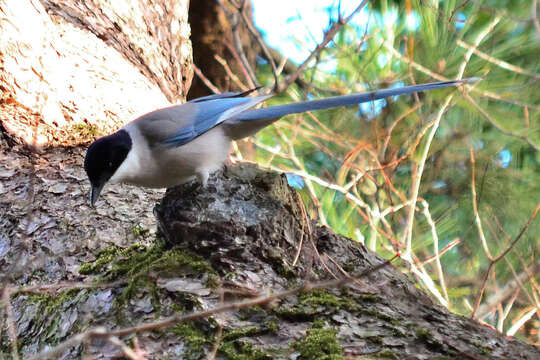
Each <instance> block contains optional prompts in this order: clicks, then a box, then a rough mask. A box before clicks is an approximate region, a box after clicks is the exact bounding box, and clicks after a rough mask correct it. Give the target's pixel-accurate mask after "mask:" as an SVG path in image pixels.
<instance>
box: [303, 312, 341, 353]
mask: <svg viewBox="0 0 540 360" xmlns="http://www.w3.org/2000/svg"><path fill="white" fill-rule="evenodd" d="M336 335H337V330H335V329H328V328H324V322H322V321H315V322H314V323H313V325H312V327H311V329H308V330H307V332H306V337H305V338H304V339H303V340H301V341H295V342H293V344H292V347H293V348H294V349H295V350H296V351H298V352H299V353H300V356H299V357H298V359H302V360H344V359H345V358H344V357H343V348H342V347H341V345H340V343H339V341H338V340H337V338H336Z"/></svg>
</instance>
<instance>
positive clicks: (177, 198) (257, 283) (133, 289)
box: [0, 144, 540, 359]
mask: <svg viewBox="0 0 540 360" xmlns="http://www.w3.org/2000/svg"><path fill="white" fill-rule="evenodd" d="M3 148H4V149H5V144H4V145H3ZM66 151H69V153H70V160H69V161H66V159H65V156H64V154H65V153H66ZM3 154H4V156H10V157H11V158H10V160H11V161H10V162H9V164H10V165H9V166H6V163H4V162H1V167H0V176H1V177H2V178H3V179H4V180H5V179H7V178H6V176H8V177H9V179H10V180H6V181H4V180H3V183H4V184H5V185H3V188H2V189H1V190H2V196H0V205H1V206H2V209H1V211H2V212H5V213H7V214H8V215H7V216H6V217H4V218H3V220H2V224H1V227H0V229H1V235H0V252H1V253H2V254H3V257H2V260H1V261H0V273H2V274H5V273H6V272H8V271H9V272H12V271H13V268H12V267H11V265H12V261H13V259H16V258H18V255H17V254H18V253H19V252H20V251H21V249H20V248H18V247H17V246H15V245H16V244H19V243H21V242H26V243H27V244H28V248H27V249H26V250H24V252H23V259H24V263H25V264H26V265H24V266H25V268H24V272H23V273H22V274H21V275H20V276H18V277H17V282H18V283H19V284H36V283H41V284H43V283H48V282H52V281H61V280H84V281H85V282H89V281H91V280H92V279H94V280H97V281H98V282H100V283H109V282H117V283H115V284H113V285H110V286H105V287H104V288H102V289H84V290H66V291H58V292H53V293H51V294H34V295H29V294H20V295H17V296H15V297H14V298H13V300H12V304H13V307H14V312H15V321H16V324H17V329H18V337H19V342H20V347H21V352H22V354H23V358H24V357H27V356H29V355H31V354H33V353H35V352H36V351H38V350H39V349H43V348H44V347H46V346H51V345H55V344H58V343H60V342H62V341H64V340H66V339H67V338H69V337H70V336H72V335H74V334H76V333H78V332H81V331H84V330H85V329H87V328H89V327H92V326H97V325H101V326H105V327H107V328H109V329H117V328H119V327H123V326H132V325H137V324H140V323H141V322H148V321H154V320H156V319H159V318H160V317H164V316H168V315H172V314H183V313H187V312H191V311H196V310H201V309H208V308H213V307H215V306H218V305H219V304H220V302H221V300H220V291H219V290H218V289H219V288H220V287H221V288H222V289H226V290H227V291H226V296H225V301H234V300H240V299H245V298H249V297H251V296H254V295H256V294H261V293H263V294H264V293H265V292H267V291H279V290H282V289H288V288H291V287H294V286H297V285H299V284H301V283H303V282H304V281H306V280H309V281H317V280H321V279H328V278H332V275H331V273H333V274H335V275H337V276H342V272H341V270H339V269H338V268H337V267H336V266H335V265H334V264H333V263H332V262H331V261H330V260H329V259H330V258H332V259H333V260H334V261H335V262H336V263H337V264H339V265H340V266H341V267H342V268H343V270H345V271H347V272H349V273H350V274H352V275H354V274H356V273H359V272H361V271H363V270H365V269H368V268H371V267H372V266H374V265H376V264H380V263H381V262H382V261H383V260H382V259H381V258H379V257H378V256H377V255H375V254H373V253H371V252H369V251H368V250H367V249H366V248H364V247H362V246H361V245H359V244H356V243H354V242H352V241H351V240H350V239H347V238H344V237H341V236H338V235H335V234H333V233H332V232H331V231H330V230H329V229H327V228H322V227H316V226H315V225H314V224H311V225H312V226H313V233H312V236H311V237H309V236H308V235H307V233H306V232H307V229H308V223H307V221H309V220H307V219H305V218H303V217H302V211H301V208H300V204H299V203H298V201H297V196H296V194H295V193H294V191H293V190H292V189H290V188H289V187H288V185H287V182H286V178H285V177H284V176H283V175H280V174H277V173H271V172H266V171H261V170H259V169H258V168H256V167H255V166H254V165H248V164H242V165H238V166H234V167H228V168H227V169H226V171H224V173H223V174H220V175H219V176H213V177H211V178H210V180H209V183H208V186H207V188H205V189H202V188H201V187H200V185H199V184H196V183H188V184H185V185H183V186H180V187H177V188H174V189H170V190H169V191H168V192H167V193H166V195H165V197H164V198H163V199H162V200H161V202H160V204H159V205H158V207H157V208H156V210H157V215H158V217H159V218H160V220H161V225H162V232H163V236H162V237H163V239H164V240H159V239H157V238H156V237H155V235H152V233H150V232H149V231H148V227H151V225H149V223H151V222H152V215H151V213H150V209H151V208H152V204H153V203H155V200H156V199H157V196H159V193H155V192H140V190H139V189H135V188H131V187H120V186H116V187H109V188H108V189H107V191H106V192H105V193H104V194H103V200H101V201H100V202H99V203H98V207H97V208H96V209H95V210H94V209H90V208H88V206H87V205H86V183H85V181H84V174H83V172H82V170H81V169H80V167H79V166H77V164H78V163H79V162H80V160H81V154H80V150H78V149H72V150H66V149H62V150H59V149H53V150H51V151H49V152H48V153H46V154H43V155H42V156H41V157H40V158H39V159H36V161H37V164H36V170H37V178H36V180H35V189H34V190H35V193H36V199H35V203H36V204H37V203H39V204H40V206H39V207H38V208H37V209H38V210H36V211H35V213H34V214H33V215H32V216H30V217H27V218H26V219H28V220H29V222H28V223H27V222H25V221H24V219H25V218H24V214H25V207H24V199H25V195H26V191H28V182H27V181H28V178H27V177H26V176H27V174H28V172H29V171H30V167H29V164H28V158H27V156H26V155H25V154H24V153H23V152H19V151H17V149H15V151H10V152H9V153H7V152H5V150H4V152H3ZM15 178H18V181H15V180H13V181H11V179H15ZM4 186H5V187H4ZM139 222H140V223H139ZM94 228H95V229H96V230H95V231H93V230H92V229H94ZM302 238H303V246H302V251H301V256H300V259H299V262H298V264H297V265H296V266H293V265H292V263H293V259H294V257H295V254H296V252H297V249H298V246H299V241H300V239H302ZM312 241H313V244H315V246H316V248H317V251H318V253H319V254H320V257H319V256H317V255H316V253H315V251H314V250H313V245H312ZM2 249H3V250H2ZM323 263H324V266H323ZM118 282H119V283H118ZM218 324H219V325H221V326H223V329H224V330H223V337H222V339H221V342H220V345H219V350H218V353H217V358H218V359H274V358H275V359H289V358H291V357H292V358H299V359H341V358H365V359H377V358H396V359H397V358H399V359H428V358H429V359H431V358H437V357H438V358H448V359H452V358H464V359H467V358H470V359H488V358H493V359H510V358H511V359H537V358H538V357H539V356H540V352H539V351H538V349H536V348H534V347H532V346H529V345H526V344H523V343H522V342H520V341H519V340H516V339H513V338H507V337H505V336H503V335H501V334H499V333H497V332H495V331H493V330H491V329H489V328H486V327H483V326H481V325H479V324H477V323H475V322H474V321H471V320H470V319H467V318H463V317H460V316H457V315H454V314H450V313H448V312H447V311H446V310H444V309H442V308H440V307H439V306H437V305H434V304H433V303H432V301H431V300H430V299H429V298H428V297H427V296H426V295H425V294H424V293H423V292H421V291H420V290H418V289H417V288H416V287H415V286H414V284H413V283H411V282H410V281H409V280H408V279H407V278H406V277H405V276H404V275H403V274H401V273H400V272H399V271H397V270H395V269H394V268H392V267H390V266H389V267H386V268H384V269H382V270H380V271H378V272H375V273H373V274H371V275H370V276H369V277H367V278H364V279H363V280H362V281H360V282H358V283H356V284H353V285H350V286H347V287H346V288H343V289H327V290H318V291H315V292H311V293H302V294H299V295H298V296H291V297H288V298H285V299H283V300H281V301H277V302H275V303H274V304H272V306H270V307H265V308H263V307H255V308H251V309H244V310H239V311H229V312H227V313H223V314H220V315H215V316H212V317H211V318H209V319H202V320H199V321H197V322H194V323H188V324H178V325H176V326H173V327H171V328H168V329H164V330H159V331H154V332H146V333H142V334H139V335H138V339H139V342H140V344H141V346H142V347H143V348H144V349H145V350H146V351H147V352H148V354H149V358H151V359H180V358H182V359H203V358H205V357H206V356H207V355H208V353H209V352H210V350H211V349H212V347H213V346H214V344H215V342H216V334H217V332H218ZM129 339H133V336H131V337H128V338H127V339H125V340H126V341H129ZM9 351H10V350H9V342H8V338H7V334H6V332H5V331H4V332H3V333H2V339H1V344H0V354H2V353H3V354H4V355H6V357H7V354H8V353H9ZM82 355H89V356H92V358H118V357H120V356H121V353H120V351H119V349H118V348H116V347H115V346H113V345H111V344H110V343H108V342H104V341H93V342H92V343H91V344H88V345H79V346H76V347H73V348H70V349H69V350H66V351H65V352H64V353H63V354H62V356H60V357H58V358H61V359H77V358H79V357H80V356H82Z"/></svg>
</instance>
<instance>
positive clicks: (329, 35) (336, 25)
mask: <svg viewBox="0 0 540 360" xmlns="http://www.w3.org/2000/svg"><path fill="white" fill-rule="evenodd" d="M366 5H367V0H364V1H362V2H361V3H360V5H358V6H357V7H356V9H354V10H353V11H352V12H351V13H350V14H349V16H347V17H346V18H345V19H341V18H340V20H339V21H338V22H336V23H334V24H333V25H332V27H331V28H330V29H328V31H326V33H325V34H324V38H323V41H322V42H321V43H320V44H319V45H317V47H316V48H315V50H313V51H312V52H311V54H309V56H308V57H307V58H306V60H304V62H303V63H302V64H300V66H299V67H298V68H297V69H296V71H295V72H294V73H292V74H290V75H289V76H287V77H286V78H285V81H284V82H283V83H281V84H279V86H278V87H276V88H275V89H274V90H275V91H276V92H282V91H284V90H285V89H287V88H288V87H289V86H290V85H291V84H292V83H293V82H295V80H296V79H297V78H298V77H299V76H300V74H302V73H303V72H304V71H305V69H306V67H307V65H308V64H309V62H310V61H311V60H312V59H313V58H314V57H316V56H318V55H319V54H320V52H321V51H322V50H323V49H324V48H325V47H326V45H328V43H329V42H330V41H332V39H333V38H334V36H335V35H336V34H337V33H338V32H339V31H340V30H341V29H342V28H343V26H345V25H346V24H347V23H348V22H349V21H350V20H351V19H352V18H353V17H354V15H356V14H357V13H358V12H359V11H360V10H362V9H363V8H364V6H366Z"/></svg>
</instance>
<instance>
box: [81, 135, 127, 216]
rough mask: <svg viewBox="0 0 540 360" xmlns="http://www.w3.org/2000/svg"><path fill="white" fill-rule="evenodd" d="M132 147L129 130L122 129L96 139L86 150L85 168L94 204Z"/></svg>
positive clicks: (91, 200) (91, 199)
mask: <svg viewBox="0 0 540 360" xmlns="http://www.w3.org/2000/svg"><path fill="white" fill-rule="evenodd" d="M131 147H132V141H131V137H130V136H129V134H128V132H127V131H126V130H120V131H117V132H115V133H114V134H112V135H109V136H105V137H102V138H100V139H98V140H96V141H95V142H94V143H93V144H92V145H90V147H89V148H88V150H87V151H86V157H85V159H84V170H85V171H86V174H87V175H88V179H90V184H91V186H92V192H91V193H90V202H91V203H92V206H93V205H94V204H95V202H96V201H97V199H98V197H99V193H100V192H101V189H103V186H104V185H105V183H106V182H107V181H108V180H109V179H110V178H111V176H113V174H114V173H115V172H116V170H117V169H118V168H119V167H120V165H121V164H122V162H123V161H124V160H125V159H126V157H127V155H128V153H129V151H130V150H131Z"/></svg>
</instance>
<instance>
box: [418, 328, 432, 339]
mask: <svg viewBox="0 0 540 360" xmlns="http://www.w3.org/2000/svg"><path fill="white" fill-rule="evenodd" d="M416 337H417V338H418V339H419V340H424V341H431V340H433V335H431V333H430V332H429V330H427V329H423V328H421V329H418V330H417V331H416Z"/></svg>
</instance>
